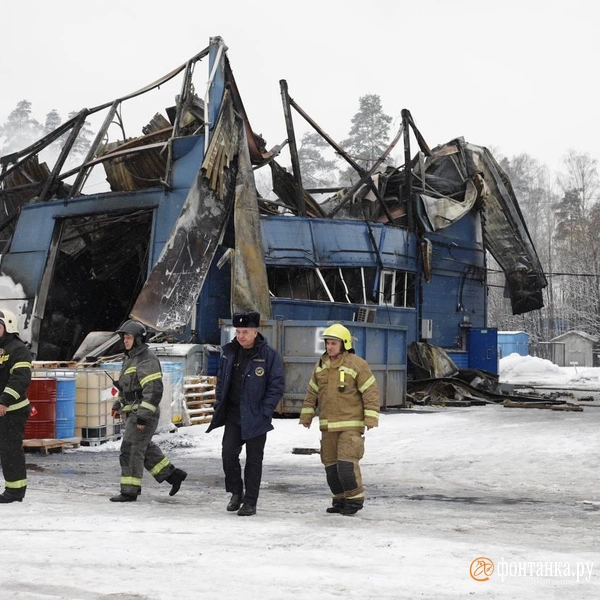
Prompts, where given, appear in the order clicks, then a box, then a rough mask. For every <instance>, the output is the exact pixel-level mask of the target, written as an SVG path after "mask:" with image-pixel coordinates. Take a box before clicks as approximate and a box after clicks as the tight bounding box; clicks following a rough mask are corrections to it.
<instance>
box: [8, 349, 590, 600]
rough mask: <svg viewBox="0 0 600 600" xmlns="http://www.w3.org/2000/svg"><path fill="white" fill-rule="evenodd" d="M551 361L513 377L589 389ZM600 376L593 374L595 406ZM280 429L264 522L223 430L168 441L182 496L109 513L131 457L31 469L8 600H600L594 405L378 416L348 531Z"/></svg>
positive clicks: (309, 458) (69, 459)
mask: <svg viewBox="0 0 600 600" xmlns="http://www.w3.org/2000/svg"><path fill="white" fill-rule="evenodd" d="M546 362H547V361H542V363H540V362H539V359H530V358H523V357H520V359H519V358H515V359H514V360H513V357H512V356H511V357H507V358H505V359H503V361H502V364H501V378H502V380H505V381H507V382H511V381H512V382H515V380H516V379H523V380H525V379H527V377H526V374H525V373H523V372H520V368H521V366H522V367H523V368H524V367H525V365H528V368H529V369H530V371H532V373H530V378H531V377H532V376H534V375H535V377H536V378H538V379H539V380H544V381H546V382H548V381H549V379H550V378H551V377H550V375H552V377H553V378H554V379H553V381H552V384H553V385H558V384H559V383H560V382H561V381H562V382H563V383H564V382H568V381H572V379H573V377H575V376H576V377H579V379H580V376H581V375H582V374H581V373H577V374H576V373H573V369H572V368H571V369H562V370H559V371H556V369H557V368H556V367H554V368H553V367H552V366H550V365H549V364H544V363H546ZM580 371H581V370H580ZM599 374H600V370H598V369H595V370H591V369H588V370H586V374H585V377H586V381H587V383H588V384H589V389H590V390H592V392H590V393H593V390H594V389H595V390H596V391H598V393H599V394H600V380H599V377H598V376H599ZM523 382H524V381H521V383H523ZM592 383H593V384H594V385H595V388H594V385H592ZM274 424H275V431H273V432H271V433H270V434H269V436H268V440H267V446H266V452H265V468H264V477H263V487H262V491H261V497H260V499H259V505H258V513H257V515H256V516H253V517H238V516H237V514H236V513H228V512H226V511H225V505H226V503H227V500H228V495H227V494H226V493H225V492H224V489H223V477H222V471H221V462H220V441H221V432H220V431H219V430H217V431H215V432H213V433H211V434H208V435H207V434H205V429H206V426H194V427H188V428H184V429H180V430H178V431H177V432H176V433H173V434H166V433H165V434H161V435H160V436H157V439H158V441H159V443H160V444H161V446H162V447H163V448H164V449H165V451H166V452H167V454H168V456H169V457H170V458H171V459H172V460H173V462H174V463H175V464H176V465H177V466H179V467H182V468H184V469H186V470H188V472H189V476H188V479H187V480H186V481H185V483H184V484H183V486H182V489H181V491H180V493H179V494H177V495H176V496H174V497H169V496H168V489H169V488H168V485H167V484H163V485H162V486H160V485H158V484H157V483H156V482H154V480H153V479H151V478H150V477H149V476H148V475H147V474H146V475H145V476H144V488H143V492H142V496H141V497H140V499H139V501H138V502H136V503H132V504H126V505H119V504H114V503H111V502H109V501H108V498H109V496H110V495H111V494H113V493H115V492H117V491H118V479H119V468H118V443H109V444H105V445H103V446H101V447H97V448H80V449H78V450H71V451H68V452H66V453H64V454H50V455H48V456H41V455H39V454H28V455H27V460H28V465H29V476H28V477H29V481H30V488H29V490H28V494H27V497H26V500H25V502H23V503H22V504H17V503H15V504H10V505H2V508H1V511H2V512H3V513H4V518H3V519H2V524H1V525H0V530H1V542H0V565H1V569H0V599H1V600H7V599H10V600H12V599H18V600H56V599H68V600H109V599H110V600H125V599H128V600H129V599H131V600H133V599H136V600H175V599H182V600H187V599H190V600H191V599H194V600H195V599H206V600H212V599H215V600H216V599H225V600H229V599H242V600H255V599H256V600H259V599H261V600H282V599H287V598H290V599H291V598H294V599H295V600H305V599H306V600H308V599H318V600H338V599H342V598H356V599H362V600H371V599H373V600H375V599H377V600H380V599H383V598H386V599H387V598H389V599H411V600H414V599H416V598H427V599H450V598H453V599H461V600H463V599H465V598H470V597H477V598H493V599H529V598H569V599H575V598H577V599H590V600H591V599H597V598H600V550H599V548H598V539H599V537H600V536H599V533H600V526H599V523H600V492H599V490H598V456H599V452H598V450H599V448H598V445H599V444H598V438H599V436H600V408H598V407H596V406H595V405H592V406H587V405H586V406H585V408H584V411H583V412H561V411H552V410H541V409H531V408H530V409H519V408H504V407H502V406H498V405H488V406H483V407H473V408H434V407H432V408H420V409H416V410H414V411H409V410H406V411H396V412H389V413H386V414H383V415H382V417H381V424H380V427H379V428H378V429H375V430H372V431H370V432H368V433H367V434H366V440H367V442H366V455H365V458H364V460H363V462H362V466H363V477H364V480H365V485H366V487H367V493H368V498H367V501H366V504H365V508H364V510H362V511H361V512H359V513H358V514H357V515H356V516H353V517H342V516H340V515H329V514H326V513H325V508H326V507H327V506H328V505H329V493H328V490H327V487H326V484H325V476H324V472H323V468H322V466H321V464H320V462H319V458H318V455H316V454H308V455H307V454H294V453H292V450H293V449H294V448H317V447H318V444H319V434H318V431H317V428H316V426H315V425H313V428H311V429H310V430H306V429H304V428H303V427H300V426H299V425H298V424H297V421H296V420H295V419H277V420H275V421H274ZM477 559H480V560H479V561H477ZM484 559H487V560H484ZM474 561H475V562H474ZM492 564H493V571H492V566H491V565H492ZM478 566H479V568H477V567H478ZM486 578H487V580H486V581H483V580H484V579H486ZM476 579H478V580H482V581H478V580H476Z"/></svg>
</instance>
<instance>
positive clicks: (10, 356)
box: [0, 333, 31, 412]
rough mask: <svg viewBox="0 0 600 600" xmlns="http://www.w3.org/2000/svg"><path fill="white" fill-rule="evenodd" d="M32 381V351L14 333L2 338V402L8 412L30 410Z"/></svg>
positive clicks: (0, 362) (0, 341)
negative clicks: (28, 389) (29, 395)
mask: <svg viewBox="0 0 600 600" xmlns="http://www.w3.org/2000/svg"><path fill="white" fill-rule="evenodd" d="M30 382H31V353H30V352H29V348H27V346H26V345H25V344H24V343H23V342H22V341H21V339H20V338H19V337H17V336H16V335H15V334H14V333H5V334H4V336H2V338H0V390H1V392H0V404H4V405H5V406H6V407H7V409H6V410H7V412H8V411H10V412H13V411H20V410H25V411H29V410H31V408H30V403H29V400H28V398H27V388H28V387H29V383H30Z"/></svg>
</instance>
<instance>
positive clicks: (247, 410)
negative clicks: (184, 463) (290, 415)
mask: <svg viewBox="0 0 600 600" xmlns="http://www.w3.org/2000/svg"><path fill="white" fill-rule="evenodd" d="M239 348H241V346H240V343H239V342H238V341H237V339H235V340H233V341H231V342H229V343H228V344H225V345H224V346H223V354H222V356H221V362H220V364H219V372H218V375H217V386H216V390H215V391H216V402H215V412H214V414H213V418H212V421H211V423H210V425H209V427H208V429H207V430H206V432H207V433H208V432H209V431H212V430H213V429H215V428H217V427H221V426H222V425H224V424H225V421H226V419H227V409H228V403H229V398H228V396H229V391H230V387H231V380H232V375H233V371H234V360H235V357H236V354H237V351H238V349H239ZM283 389H284V375H283V361H282V360H281V356H280V355H279V353H278V352H277V351H275V350H273V348H271V347H270V346H269V344H267V341H266V340H265V338H264V337H263V336H262V334H260V333H259V334H258V335H257V336H256V341H255V343H254V348H253V352H251V353H250V356H249V357H248V360H247V361H246V367H245V370H244V374H243V381H242V386H241V394H240V399H239V400H240V416H241V423H240V424H241V430H242V439H244V440H250V439H252V438H254V437H256V436H259V435H262V434H263V433H267V432H268V431H271V430H272V429H273V425H271V420H272V418H273V412H274V410H275V407H276V406H277V404H278V403H279V401H280V400H281V397H282V396H283Z"/></svg>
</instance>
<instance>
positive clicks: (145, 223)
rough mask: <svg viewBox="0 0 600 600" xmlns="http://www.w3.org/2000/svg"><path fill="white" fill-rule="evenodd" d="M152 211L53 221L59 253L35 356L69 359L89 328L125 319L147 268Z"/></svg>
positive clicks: (101, 327) (114, 325)
mask: <svg viewBox="0 0 600 600" xmlns="http://www.w3.org/2000/svg"><path fill="white" fill-rule="evenodd" d="M152 215H153V212H152V210H141V211H136V212H134V213H126V214H125V213H117V214H115V213H103V214H95V215H86V216H83V217H71V218H67V219H64V220H62V222H60V221H57V223H56V227H62V235H61V238H60V242H59V248H58V258H57V260H56V264H55V267H54V273H53V275H52V280H51V282H50V285H49V293H48V298H47V300H46V305H45V310H44V318H43V320H42V322H41V327H40V340H43V341H40V346H39V349H38V354H37V358H38V360H70V359H71V357H72V356H73V355H74V353H75V351H76V350H77V348H78V347H79V345H80V344H81V342H82V341H83V339H84V338H85V336H86V335H87V334H88V333H89V332H91V331H115V329H116V328H117V327H118V326H119V325H120V324H121V323H122V322H123V321H124V320H126V319H127V317H128V315H129V313H130V311H131V309H132V307H133V304H134V302H135V300H136V298H137V296H138V294H139V293H140V290H141V289H142V286H143V283H144V280H145V274H146V273H147V270H148V260H149V250H150V239H151V228H152Z"/></svg>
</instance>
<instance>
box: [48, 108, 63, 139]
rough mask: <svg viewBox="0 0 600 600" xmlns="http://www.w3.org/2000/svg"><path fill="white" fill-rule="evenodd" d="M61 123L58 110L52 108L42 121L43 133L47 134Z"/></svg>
mask: <svg viewBox="0 0 600 600" xmlns="http://www.w3.org/2000/svg"><path fill="white" fill-rule="evenodd" d="M61 124H62V119H61V117H60V115H59V114H58V111H57V110H56V109H55V108H53V109H52V110H51V111H50V112H49V113H48V114H47V115H46V121H45V123H44V135H48V134H49V133H51V132H52V131H54V130H55V129H57V128H58V127H60V125H61Z"/></svg>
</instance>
